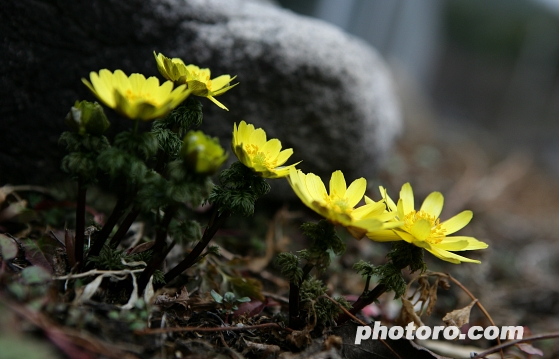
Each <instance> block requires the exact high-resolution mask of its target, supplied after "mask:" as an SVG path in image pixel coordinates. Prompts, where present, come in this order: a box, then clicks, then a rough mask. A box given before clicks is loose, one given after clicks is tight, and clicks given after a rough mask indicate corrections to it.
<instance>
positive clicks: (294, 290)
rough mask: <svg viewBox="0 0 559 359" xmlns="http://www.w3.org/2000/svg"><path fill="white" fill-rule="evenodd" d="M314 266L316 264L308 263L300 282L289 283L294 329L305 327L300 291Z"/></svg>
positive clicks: (290, 323) (291, 316)
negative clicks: (301, 316)
mask: <svg viewBox="0 0 559 359" xmlns="http://www.w3.org/2000/svg"><path fill="white" fill-rule="evenodd" d="M313 268H314V264H310V263H307V264H305V266H304V267H303V275H302V276H301V281H300V282H299V283H295V282H290V283H289V327H290V328H292V329H301V328H303V327H304V324H305V321H304V320H302V319H301V318H300V316H299V315H300V311H301V307H300V292H301V285H303V282H304V281H305V280H307V278H308V276H309V273H310V272H311V270H312V269H313Z"/></svg>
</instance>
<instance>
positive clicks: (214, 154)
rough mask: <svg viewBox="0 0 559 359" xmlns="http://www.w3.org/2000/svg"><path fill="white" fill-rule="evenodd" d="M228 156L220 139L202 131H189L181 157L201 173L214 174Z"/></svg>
mask: <svg viewBox="0 0 559 359" xmlns="http://www.w3.org/2000/svg"><path fill="white" fill-rule="evenodd" d="M227 156H228V154H227V153H225V150H224V149H223V147H221V146H220V144H219V142H218V140H217V139H216V138H212V137H208V136H206V135H205V134H204V133H203V132H202V131H189V132H188V133H187V134H186V136H185V137H184V140H183V142H182V147H181V157H182V158H183V160H184V161H185V163H187V164H188V166H189V167H190V168H191V169H193V170H194V172H196V173H199V174H203V175H208V176H209V175H213V174H214V173H216V172H217V170H218V169H219V167H220V166H221V165H222V164H223V162H225V160H226V159H227Z"/></svg>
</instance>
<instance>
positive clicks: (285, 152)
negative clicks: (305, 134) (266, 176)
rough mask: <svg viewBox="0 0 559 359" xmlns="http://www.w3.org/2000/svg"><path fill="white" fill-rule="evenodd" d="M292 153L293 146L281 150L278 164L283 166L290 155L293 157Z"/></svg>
mask: <svg viewBox="0 0 559 359" xmlns="http://www.w3.org/2000/svg"><path fill="white" fill-rule="evenodd" d="M292 154H293V149H292V148H287V149H285V150H283V151H281V152H280V153H279V155H278V159H277V164H278V166H281V165H283V164H284V163H285V162H287V160H288V159H289V157H291V155H292Z"/></svg>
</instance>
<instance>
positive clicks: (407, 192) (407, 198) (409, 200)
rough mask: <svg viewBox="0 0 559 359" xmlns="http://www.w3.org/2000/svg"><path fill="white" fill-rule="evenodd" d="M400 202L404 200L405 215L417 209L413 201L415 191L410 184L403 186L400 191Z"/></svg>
mask: <svg viewBox="0 0 559 359" xmlns="http://www.w3.org/2000/svg"><path fill="white" fill-rule="evenodd" d="M400 200H402V209H403V214H404V215H406V214H408V213H410V212H411V211H413V210H414V209H415V207H414V201H413V190H412V188H411V185H410V184H409V182H408V183H405V184H404V185H403V186H402V189H401V190H400ZM400 219H401V218H400Z"/></svg>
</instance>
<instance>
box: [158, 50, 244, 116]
mask: <svg viewBox="0 0 559 359" xmlns="http://www.w3.org/2000/svg"><path fill="white" fill-rule="evenodd" d="M153 55H154V56H155V61H156V62H157V68H158V69H159V72H160V73H161V75H162V76H163V77H165V78H166V79H167V80H170V81H173V82H175V83H176V84H179V85H182V84H186V86H187V87H188V88H189V89H190V90H192V94H193V95H194V96H200V97H207V98H208V99H210V100H211V101H212V102H213V103H215V104H216V105H218V106H219V107H220V108H222V109H224V110H227V111H229V110H228V109H227V107H225V106H224V105H223V104H222V103H221V102H219V101H218V100H216V99H215V96H219V95H222V94H224V93H225V92H227V91H229V90H230V89H232V88H233V87H235V86H237V85H238V84H239V83H236V84H234V85H233V86H231V85H229V83H230V82H231V81H233V80H234V79H235V77H237V76H234V77H231V76H229V75H221V76H219V77H216V78H215V79H212V80H210V69H201V68H199V67H198V66H196V65H185V64H184V62H183V61H182V60H181V59H179V58H172V59H171V58H168V57H165V56H164V55H163V54H161V53H160V54H159V55H156V54H155V51H154V52H153Z"/></svg>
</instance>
